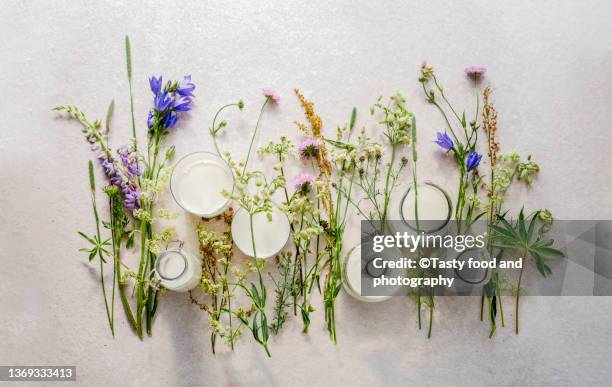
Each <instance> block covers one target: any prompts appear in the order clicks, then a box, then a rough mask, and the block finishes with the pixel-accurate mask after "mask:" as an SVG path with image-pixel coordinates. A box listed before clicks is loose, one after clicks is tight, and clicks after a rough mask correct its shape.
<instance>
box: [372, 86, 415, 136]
mask: <svg viewBox="0 0 612 387" xmlns="http://www.w3.org/2000/svg"><path fill="white" fill-rule="evenodd" d="M381 101H382V96H381V97H378V100H377V101H376V103H375V104H374V106H372V108H371V109H370V113H371V114H372V115H374V113H376V111H379V112H381V113H382V115H383V119H382V121H380V123H381V124H384V125H385V128H386V131H385V136H386V137H387V139H388V140H389V143H390V144H391V145H397V144H409V143H410V128H411V125H412V117H413V113H412V112H410V111H409V110H408V109H407V108H406V99H405V98H404V96H403V95H402V94H400V93H397V94H395V95H392V96H391V97H390V98H389V102H387V104H383V103H382V102H381Z"/></svg>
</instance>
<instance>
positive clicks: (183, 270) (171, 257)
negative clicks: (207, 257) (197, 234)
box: [155, 242, 202, 292]
mask: <svg viewBox="0 0 612 387" xmlns="http://www.w3.org/2000/svg"><path fill="white" fill-rule="evenodd" d="M155 273H156V276H157V279H158V280H159V282H160V283H161V285H162V286H163V287H164V288H166V289H168V290H172V291H175V292H187V291H189V290H191V289H193V288H195V287H196V286H198V284H199V283H200V279H201V278H202V262H201V261H200V258H198V257H197V256H195V255H193V254H191V253H189V252H187V251H185V250H183V242H179V246H178V248H173V249H168V250H166V251H164V252H163V253H161V254H160V255H159V256H158V257H157V262H156V263H155Z"/></svg>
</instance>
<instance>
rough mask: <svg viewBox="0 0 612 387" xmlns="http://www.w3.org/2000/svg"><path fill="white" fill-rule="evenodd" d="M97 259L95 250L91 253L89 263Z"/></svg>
mask: <svg viewBox="0 0 612 387" xmlns="http://www.w3.org/2000/svg"><path fill="white" fill-rule="evenodd" d="M95 257H96V252H95V250H93V251H92V252H91V253H89V262H91V261H93V259H94V258H95Z"/></svg>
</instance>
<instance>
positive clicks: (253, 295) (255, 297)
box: [251, 283, 261, 306]
mask: <svg viewBox="0 0 612 387" xmlns="http://www.w3.org/2000/svg"><path fill="white" fill-rule="evenodd" d="M251 298H252V299H253V302H255V305H256V306H260V305H261V302H260V299H259V292H258V291H257V288H256V287H255V284H254V283H251Z"/></svg>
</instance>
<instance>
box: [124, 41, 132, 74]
mask: <svg viewBox="0 0 612 387" xmlns="http://www.w3.org/2000/svg"><path fill="white" fill-rule="evenodd" d="M125 61H126V65H127V74H128V80H129V81H131V80H132V50H131V48H130V38H129V36H127V35H125Z"/></svg>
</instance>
